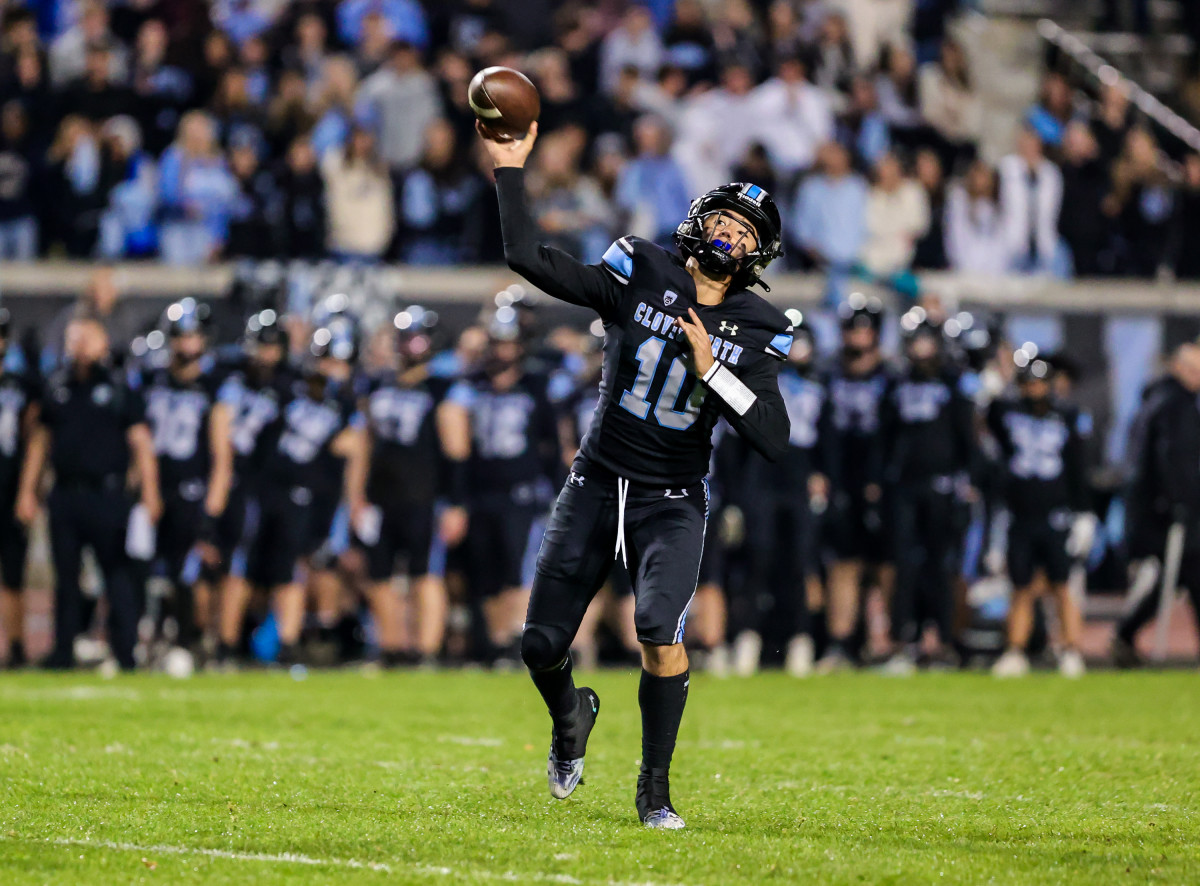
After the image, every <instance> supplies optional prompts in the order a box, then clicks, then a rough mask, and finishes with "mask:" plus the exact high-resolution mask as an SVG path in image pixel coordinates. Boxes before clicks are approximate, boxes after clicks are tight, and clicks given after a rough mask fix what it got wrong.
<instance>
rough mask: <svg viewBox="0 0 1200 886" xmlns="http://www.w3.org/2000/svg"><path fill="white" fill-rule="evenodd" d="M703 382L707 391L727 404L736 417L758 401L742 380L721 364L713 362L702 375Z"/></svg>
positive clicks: (747, 410) (743, 413)
mask: <svg viewBox="0 0 1200 886" xmlns="http://www.w3.org/2000/svg"><path fill="white" fill-rule="evenodd" d="M703 381H704V383H705V384H707V385H708V389H709V390H710V391H713V392H714V393H715V394H716V395H717V396H718V397H720V398H721V399H722V400H724V401H725V402H726V403H728V404H729V407H730V408H731V409H732V410H733V411H734V412H736V413H737V414H738V415H745V414H746V413H747V412H749V411H750V407H751V406H753V405H754V401H755V400H757V399H758V397H757V396H755V394H754V392H753V391H752V390H750V389H749V388H748V387H746V385H745V384H743V382H742V380H741V379H740V378H738V377H737V376H736V375H734V374H733V373H732V372H730V371H729V369H727V368H726V367H725V365H724V364H723V363H718V362H714V363H713V365H712V366H711V367H709V370H708V372H706V373H704V376H703Z"/></svg>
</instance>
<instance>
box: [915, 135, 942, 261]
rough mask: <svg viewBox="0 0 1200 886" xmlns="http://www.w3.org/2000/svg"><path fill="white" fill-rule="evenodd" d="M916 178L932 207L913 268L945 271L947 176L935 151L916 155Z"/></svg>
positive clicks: (930, 207) (918, 244)
mask: <svg viewBox="0 0 1200 886" xmlns="http://www.w3.org/2000/svg"><path fill="white" fill-rule="evenodd" d="M913 177H914V178H915V179H916V182H917V184H919V185H920V186H921V188H922V189H923V190H924V191H925V199H926V201H927V202H928V204H929V227H928V228H927V229H926V230H925V233H924V234H923V235H921V238H920V239H919V240H917V250H916V253H915V254H914V256H913V267H914V268H917V269H918V270H923V271H944V270H945V269H946V268H947V266H948V259H947V258H946V228H945V218H946V175H945V171H944V170H943V168H942V161H941V158H939V157H938V154H937V152H936V151H934V150H933V149H932V148H922V149H921V150H920V151H918V152H917V159H916V161H915V163H914V166H913Z"/></svg>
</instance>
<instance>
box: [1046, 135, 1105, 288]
mask: <svg viewBox="0 0 1200 886" xmlns="http://www.w3.org/2000/svg"><path fill="white" fill-rule="evenodd" d="M1062 177H1063V201H1062V204H1063V205H1062V212H1061V213H1060V215H1059V220H1058V231H1059V233H1060V234H1061V235H1062V238H1063V242H1064V243H1065V244H1066V246H1067V249H1069V250H1070V253H1071V262H1072V265H1073V271H1074V275H1075V276H1076V277H1095V276H1097V275H1098V274H1100V273H1102V272H1103V271H1104V270H1106V268H1105V267H1104V264H1103V263H1102V260H1107V262H1108V267H1107V270H1110V271H1111V269H1112V262H1111V259H1109V258H1108V257H1107V256H1105V255H1104V253H1105V252H1106V251H1107V250H1108V245H1109V241H1110V239H1111V237H1112V222H1111V220H1110V219H1109V218H1107V217H1106V216H1105V214H1104V213H1103V212H1102V211H1101V208H1100V207H1101V205H1102V204H1103V202H1104V198H1105V197H1106V196H1107V195H1108V192H1109V188H1110V178H1109V171H1108V167H1107V166H1106V165H1105V164H1104V163H1103V162H1102V161H1101V159H1100V149H1099V146H1098V145H1097V144H1096V138H1095V136H1094V135H1093V134H1092V129H1091V128H1090V127H1089V126H1088V125H1087V123H1084V122H1083V121H1082V120H1076V121H1073V122H1072V123H1071V124H1070V125H1068V126H1067V131H1066V134H1065V135H1064V136H1063V161H1062Z"/></svg>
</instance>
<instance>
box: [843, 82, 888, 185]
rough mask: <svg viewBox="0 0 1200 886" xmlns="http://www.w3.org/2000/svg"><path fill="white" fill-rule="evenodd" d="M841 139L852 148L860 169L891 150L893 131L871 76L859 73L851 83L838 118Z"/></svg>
mask: <svg viewBox="0 0 1200 886" xmlns="http://www.w3.org/2000/svg"><path fill="white" fill-rule="evenodd" d="M837 140H838V141H839V142H841V144H842V145H843V146H845V148H846V150H848V151H849V152H850V154H851V156H852V157H853V160H854V165H855V166H856V167H858V168H859V169H873V168H874V167H875V164H876V163H878V162H879V158H880V157H882V156H883V155H884V154H885V153H887V151H888V150H890V148H891V143H892V141H891V134H890V133H889V132H888V125H887V121H886V120H884V119H883V114H882V113H880V111H879V102H878V101H877V100H876V96H875V84H874V83H873V82H872V81H871V78H869V77H861V76H860V77H855V78H854V80H853V82H852V83H851V84H850V102H849V105H848V107H847V108H846V111H845V113H843V114H842V115H841V117H839V118H838V122H837Z"/></svg>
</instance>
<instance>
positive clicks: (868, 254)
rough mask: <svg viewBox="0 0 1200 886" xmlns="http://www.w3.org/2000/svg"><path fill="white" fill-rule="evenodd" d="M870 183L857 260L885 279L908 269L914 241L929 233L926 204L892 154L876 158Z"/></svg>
mask: <svg viewBox="0 0 1200 886" xmlns="http://www.w3.org/2000/svg"><path fill="white" fill-rule="evenodd" d="M874 179H875V180H874V183H873V184H872V186H871V190H870V192H869V193H868V195H867V210H866V218H865V222H866V238H865V239H864V241H863V247H862V255H861V257H862V263H863V265H864V266H865V267H866V269H867V271H868V272H870V273H871V274H873V275H875V276H876V277H884V278H887V277H891V276H892V275H894V274H897V273H899V272H902V271H907V270H908V269H909V268H911V267H912V262H913V257H914V255H915V254H916V249H917V241H918V240H919V239H920V238H921V237H922V236H923V235H924V234H925V232H926V231H927V230H928V229H929V200H928V198H927V196H926V194H925V190H924V188H922V187H921V185H919V184H918V183H917V182H915V181H914V180H913V179H911V178H908V177H907V176H905V174H904V167H902V166H901V165H900V161H899V160H898V159H897V158H896V156H895V155H894V154H884V155H883V157H881V158H880V160H879V162H878V163H877V164H876V165H875V176H874Z"/></svg>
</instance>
